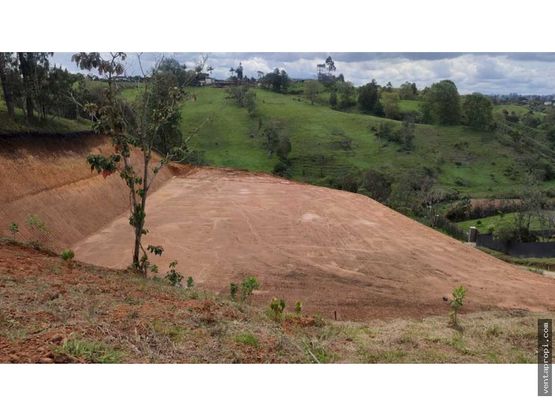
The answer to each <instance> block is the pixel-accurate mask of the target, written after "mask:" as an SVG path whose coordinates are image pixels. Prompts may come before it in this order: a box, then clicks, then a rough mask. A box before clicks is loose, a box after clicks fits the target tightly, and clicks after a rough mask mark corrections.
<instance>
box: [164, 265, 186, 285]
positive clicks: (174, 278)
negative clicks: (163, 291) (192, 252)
mask: <svg viewBox="0 0 555 416" xmlns="http://www.w3.org/2000/svg"><path fill="white" fill-rule="evenodd" d="M175 266H177V260H174V261H172V262H171V263H170V270H169V271H168V272H167V273H166V279H168V280H169V281H170V284H171V285H172V286H181V281H182V280H183V275H182V274H181V273H179V272H178V271H176V270H175Z"/></svg>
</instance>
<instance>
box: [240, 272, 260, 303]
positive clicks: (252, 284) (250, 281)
mask: <svg viewBox="0 0 555 416" xmlns="http://www.w3.org/2000/svg"><path fill="white" fill-rule="evenodd" d="M259 287H260V284H259V283H258V280H256V277H254V276H249V277H246V278H245V279H243V281H242V282H241V301H242V302H244V301H245V300H247V299H248V298H249V297H250V296H251V295H252V292H253V291H254V290H256V289H258V288H259Z"/></svg>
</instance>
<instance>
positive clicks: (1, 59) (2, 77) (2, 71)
mask: <svg viewBox="0 0 555 416" xmlns="http://www.w3.org/2000/svg"><path fill="white" fill-rule="evenodd" d="M6 71H7V68H6V54H5V53H4V52H0V82H1V83H2V92H3V94H4V101H5V102H6V108H7V109H8V117H9V118H12V119H13V118H14V117H15V110H14V103H13V95H12V91H11V88H10V85H9V84H8V76H7V73H6Z"/></svg>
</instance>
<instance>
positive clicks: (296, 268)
mask: <svg viewBox="0 0 555 416" xmlns="http://www.w3.org/2000/svg"><path fill="white" fill-rule="evenodd" d="M147 228H148V229H149V230H150V232H149V234H148V235H147V237H146V243H147V244H160V245H162V246H164V248H165V252H164V255H163V257H162V258H155V259H154V260H155V262H156V263H157V264H158V266H159V268H160V271H161V273H163V272H164V270H165V267H166V266H167V264H168V263H169V262H170V261H172V260H174V259H176V260H178V269H179V270H180V271H181V272H182V273H183V274H184V275H185V276H189V275H191V276H193V278H194V279H195V282H196V283H197V285H199V286H201V287H204V288H207V289H210V290H214V291H218V292H227V291H228V290H229V284H230V283H231V282H238V281H240V280H241V279H242V278H243V277H245V276H248V275H255V276H257V277H258V278H259V279H260V280H261V281H262V288H261V290H260V291H259V292H258V293H257V294H256V296H255V299H256V300H255V301H256V302H259V303H261V304H264V303H267V302H269V300H270V299H271V298H272V297H274V296H278V297H283V298H284V299H285V300H286V302H287V304H288V305H293V304H294V303H295V302H296V301H301V302H303V304H304V305H305V308H306V309H307V310H308V311H309V312H311V313H322V314H325V315H326V316H333V315H334V313H335V312H336V313H337V315H338V318H340V319H366V318H391V317H404V316H411V317H422V316H425V315H432V314H446V313H447V310H448V305H447V303H446V302H445V301H443V297H444V296H449V294H450V292H451V291H452V289H453V288H454V287H456V286H459V285H464V286H466V287H467V289H468V294H467V301H466V304H465V309H466V310H467V311H478V310H489V309H497V308H502V309H527V310H530V311H544V312H548V313H550V314H553V311H555V280H554V279H551V278H547V277H543V276H540V275H537V274H534V273H530V272H527V271H524V270H521V269H518V268H516V267H514V266H512V265H509V264H507V263H504V262H502V261H500V260H497V259H495V258H493V257H491V256H488V255H486V254H484V253H482V252H480V251H479V250H476V249H474V248H472V247H468V246H466V245H464V244H462V243H460V242H459V241H456V240H454V239H452V238H450V237H448V236H445V235H443V234H441V233H439V232H437V231H435V230H433V229H430V228H428V227H425V226H423V225H421V224H419V223H417V222H415V221H413V220H411V219H409V218H407V217H405V216H403V215H401V214H399V213H397V212H395V211H393V210H391V209H389V208H387V207H385V206H384V205H381V204H379V203H377V202H375V201H373V200H371V199H369V198H367V197H364V196H362V195H357V194H352V193H348V192H342V191H336V190H332V189H328V188H321V187H316V186H310V185H306V184H300V183H296V182H292V181H287V180H284V179H280V178H275V177H272V176H269V175H261V174H249V173H246V172H238V171H230V170H222V169H204V168H202V169H195V170H194V171H193V172H191V173H190V174H188V175H187V177H185V178H184V177H173V178H172V179H170V180H168V181H167V182H165V183H164V185H163V186H162V187H160V189H159V190H158V191H156V192H155V193H154V194H153V195H152V196H151V199H150V201H149V205H148V207H147ZM131 247H132V231H131V228H130V227H129V225H128V222H127V217H126V215H122V216H120V217H118V218H116V219H115V220H114V221H112V222H111V223H110V224H109V225H108V226H106V227H104V228H102V229H101V230H100V231H99V232H97V233H95V234H92V235H90V236H88V237H87V238H84V239H83V240H81V241H79V242H78V243H76V244H75V245H74V246H73V248H74V249H75V252H76V255H77V258H78V259H80V260H82V261H85V262H90V263H94V264H98V265H103V266H108V267H115V268H124V267H126V266H127V265H128V262H129V258H130V253H131Z"/></svg>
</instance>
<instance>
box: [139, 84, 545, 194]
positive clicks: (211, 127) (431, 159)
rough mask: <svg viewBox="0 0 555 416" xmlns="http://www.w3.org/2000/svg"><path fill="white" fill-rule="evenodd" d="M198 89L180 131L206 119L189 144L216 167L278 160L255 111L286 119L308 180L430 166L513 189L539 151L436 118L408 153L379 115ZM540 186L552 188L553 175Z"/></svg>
mask: <svg viewBox="0 0 555 416" xmlns="http://www.w3.org/2000/svg"><path fill="white" fill-rule="evenodd" d="M193 93H194V94H195V96H196V98H197V100H196V101H189V102H187V103H186V104H184V106H183V112H182V116H183V117H182V126H183V131H184V133H185V134H186V135H188V134H191V133H192V132H193V131H194V130H195V129H196V128H197V127H198V126H199V125H201V124H202V123H203V122H205V120H207V119H209V121H208V122H205V124H204V126H203V127H202V128H201V129H200V131H199V132H198V134H196V135H194V136H193V137H192V139H191V146H192V148H193V149H194V150H196V151H198V152H200V153H201V154H202V155H203V157H204V160H205V162H206V163H208V164H211V165H216V166H226V167H235V168H242V169H248V170H254V171H265V172H270V171H271V170H272V168H273V166H274V165H275V163H276V162H277V159H276V158H275V157H269V156H268V155H267V152H266V150H265V148H264V139H263V137H262V135H261V134H260V132H259V130H258V118H262V119H263V120H268V119H274V120H278V121H280V122H281V123H282V125H283V126H284V128H285V132H286V134H287V135H288V136H289V137H290V139H291V143H292V151H291V154H290V159H291V160H292V174H293V178H294V179H297V180H304V181H307V182H311V183H323V184H325V180H326V178H329V177H334V176H338V175H341V174H343V173H346V172H348V171H349V170H350V169H352V168H359V169H368V168H374V169H378V170H381V171H386V172H389V173H391V174H393V175H394V176H398V175H402V174H403V173H409V172H411V171H413V170H414V169H426V170H428V171H431V172H433V173H434V175H436V177H437V181H438V184H439V186H440V187H441V188H443V189H445V190H450V191H453V190H457V191H460V192H462V193H466V194H469V195H471V196H475V197H490V196H497V197H499V196H510V195H514V193H515V191H516V188H518V185H519V181H518V178H519V175H516V179H514V180H513V179H511V178H509V177H508V176H506V175H505V172H506V171H507V170H508V169H513V170H516V171H517V172H520V171H524V170H525V169H526V166H527V163H528V161H529V159H531V158H534V157H536V156H537V155H538V152H537V151H536V150H534V149H533V148H530V149H528V150H526V149H524V150H523V149H518V150H516V149H514V148H513V147H511V146H510V145H508V144H506V143H501V142H500V141H499V140H498V139H497V138H496V136H495V135H494V133H490V132H476V131H473V130H470V129H468V128H466V127H463V126H454V127H440V126H431V125H417V128H416V139H415V141H414V144H415V149H414V150H413V151H412V152H409V153H406V152H402V151H400V148H399V146H398V145H396V144H391V143H389V144H388V143H383V142H380V141H378V140H377V139H376V137H375V135H374V133H372V131H371V130H370V127H371V126H376V125H377V124H378V123H380V122H382V121H384V119H382V118H378V117H374V116H369V115H364V114H357V113H345V112H340V111H335V110H332V109H330V108H329V107H327V106H323V105H311V104H310V103H308V102H306V101H305V100H302V99H299V98H298V97H296V96H290V95H283V94H276V93H272V92H269V91H266V90H261V89H257V91H256V94H257V113H258V114H257V115H258V117H257V118H250V117H249V115H248V113H247V111H246V110H245V109H244V108H240V107H238V106H236V105H234V104H233V103H232V102H231V101H229V100H226V98H225V96H226V92H225V90H223V89H217V88H197V89H194V90H193ZM128 94H129V93H128ZM414 103H417V102H416V101H415V102H414ZM390 122H391V123H399V122H396V121H390ZM345 139H346V140H350V142H351V148H350V149H344V148H340V147H339V146H338V143H339V142H340V140H345ZM542 186H543V187H544V188H546V189H551V188H554V187H555V181H551V182H545V183H543V185H542Z"/></svg>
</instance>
